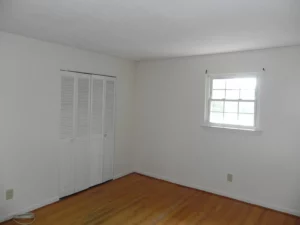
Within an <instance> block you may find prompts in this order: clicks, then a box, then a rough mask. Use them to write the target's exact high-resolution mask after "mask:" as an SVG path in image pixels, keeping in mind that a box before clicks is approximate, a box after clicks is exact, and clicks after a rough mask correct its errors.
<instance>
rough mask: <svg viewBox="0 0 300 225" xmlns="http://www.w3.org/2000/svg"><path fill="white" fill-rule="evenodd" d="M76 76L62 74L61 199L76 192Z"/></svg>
mask: <svg viewBox="0 0 300 225" xmlns="http://www.w3.org/2000/svg"><path fill="white" fill-rule="evenodd" d="M75 91H76V90H75V76H74V74H72V73H66V72H63V73H62V74H61V112H60V147H61V149H60V182H59V183H60V197H63V196H67V195H70V194H73V193H74V191H75V171H74V169H75V164H74V160H75V157H74V156H75V155H74V135H75V134H74V131H75V104H76V103H75Z"/></svg>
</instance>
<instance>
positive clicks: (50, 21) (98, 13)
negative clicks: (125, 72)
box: [0, 0, 300, 60]
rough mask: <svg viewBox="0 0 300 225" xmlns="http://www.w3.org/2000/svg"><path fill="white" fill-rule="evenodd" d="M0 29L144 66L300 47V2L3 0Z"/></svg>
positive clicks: (290, 0)
mask: <svg viewBox="0 0 300 225" xmlns="http://www.w3.org/2000/svg"><path fill="white" fill-rule="evenodd" d="M0 30H3V31H7V32H11V33H16V34H20V35H24V36H28V37H33V38H37V39H41V40H45V41H50V42H55V43H60V44H64V45H68V46H72V47H77V48H81V49H87V50H92V51H96V52H100V53H106V54H110V55H116V56H120V57H124V58H129V59H135V60H142V59H152V58H166V57H178V56H190V55H202V54H212V53H220V52H231V51H240V50H249V49H260V48H269V47H278V46H288V45H297V44H300V0H0Z"/></svg>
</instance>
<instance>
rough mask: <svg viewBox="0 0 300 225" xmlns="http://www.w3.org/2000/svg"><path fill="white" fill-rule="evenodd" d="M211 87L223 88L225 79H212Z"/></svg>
mask: <svg viewBox="0 0 300 225" xmlns="http://www.w3.org/2000/svg"><path fill="white" fill-rule="evenodd" d="M212 88H213V89H225V80H224V79H214V80H213V86H212Z"/></svg>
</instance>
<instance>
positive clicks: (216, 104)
mask: <svg viewBox="0 0 300 225" xmlns="http://www.w3.org/2000/svg"><path fill="white" fill-rule="evenodd" d="M223 105H224V102H220V101H212V102H211V106H210V111H214V112H223Z"/></svg>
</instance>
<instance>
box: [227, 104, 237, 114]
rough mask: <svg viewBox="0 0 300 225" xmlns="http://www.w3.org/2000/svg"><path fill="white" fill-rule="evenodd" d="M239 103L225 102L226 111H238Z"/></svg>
mask: <svg viewBox="0 0 300 225" xmlns="http://www.w3.org/2000/svg"><path fill="white" fill-rule="evenodd" d="M237 111H238V103H237V102H225V112H233V113H237Z"/></svg>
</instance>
